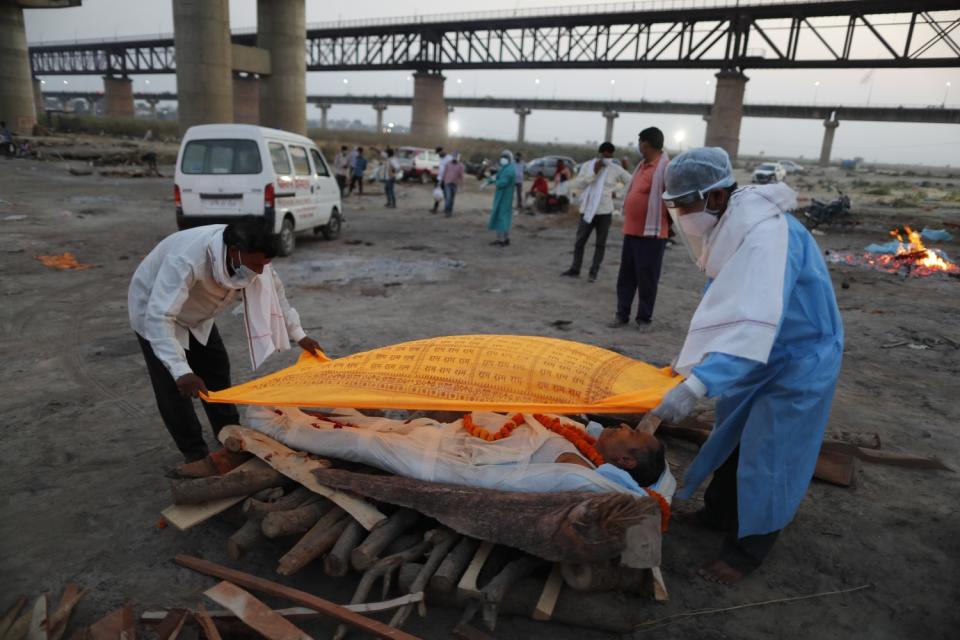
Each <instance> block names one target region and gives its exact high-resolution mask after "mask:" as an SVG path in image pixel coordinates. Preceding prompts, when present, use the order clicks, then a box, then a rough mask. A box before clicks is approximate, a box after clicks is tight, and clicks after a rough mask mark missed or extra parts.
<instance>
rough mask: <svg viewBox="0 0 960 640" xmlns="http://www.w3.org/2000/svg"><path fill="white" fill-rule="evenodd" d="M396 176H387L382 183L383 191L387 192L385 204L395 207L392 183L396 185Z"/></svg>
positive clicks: (395, 199) (395, 196)
mask: <svg viewBox="0 0 960 640" xmlns="http://www.w3.org/2000/svg"><path fill="white" fill-rule="evenodd" d="M396 183H397V179H396V178H387V181H386V183H384V191H385V192H386V194H387V206H388V207H395V206H397V194H396V191H395V190H394V185H396Z"/></svg>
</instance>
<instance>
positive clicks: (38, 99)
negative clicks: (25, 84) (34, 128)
mask: <svg viewBox="0 0 960 640" xmlns="http://www.w3.org/2000/svg"><path fill="white" fill-rule="evenodd" d="M33 107H34V109H36V112H37V122H40V121H41V120H42V119H43V116H44V114H46V112H47V108H46V106H45V105H44V103H43V83H42V82H41V81H40V79H39V78H34V79H33Z"/></svg>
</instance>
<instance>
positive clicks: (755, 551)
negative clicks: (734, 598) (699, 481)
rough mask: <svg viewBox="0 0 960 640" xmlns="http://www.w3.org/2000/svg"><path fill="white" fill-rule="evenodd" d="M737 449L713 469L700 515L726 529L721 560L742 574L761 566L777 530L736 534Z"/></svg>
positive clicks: (737, 522) (719, 527) (775, 539)
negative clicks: (758, 533) (755, 534)
mask: <svg viewBox="0 0 960 640" xmlns="http://www.w3.org/2000/svg"><path fill="white" fill-rule="evenodd" d="M739 460H740V449H739V448H737V449H734V451H733V453H732V454H730V457H729V458H727V459H726V460H725V461H724V463H723V464H722V465H720V468H718V469H717V470H716V471H714V472H713V479H712V480H711V481H710V484H709V485H708V486H707V490H706V491H705V492H704V494H703V504H704V509H703V513H702V518H703V520H704V522H705V524H708V525H709V526H711V527H713V528H715V529H721V530H723V531H726V532H727V537H726V538H725V539H724V542H723V550H722V551H721V553H720V559H721V560H723V561H724V562H726V563H727V564H729V565H730V566H731V567H733V568H734V569H736V570H738V571H740V572H741V573H744V574H747V573H750V572H751V571H753V570H754V569H756V568H757V567H759V566H760V564H761V563H762V562H763V560H764V558H766V557H767V554H769V553H770V550H771V549H773V544H774V543H775V542H776V541H777V536H778V535H779V534H780V532H779V531H773V532H771V533H765V534H763V535H758V536H744V537H743V538H738V537H737V529H738V528H739V520H740V518H739V517H738V515H737V506H738V501H737V464H738V462H739Z"/></svg>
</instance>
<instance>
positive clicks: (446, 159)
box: [430, 147, 451, 213]
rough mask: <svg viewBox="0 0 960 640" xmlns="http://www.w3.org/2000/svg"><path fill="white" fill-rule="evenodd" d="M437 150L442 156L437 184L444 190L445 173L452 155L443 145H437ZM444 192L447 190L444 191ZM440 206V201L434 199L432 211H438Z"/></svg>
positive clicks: (438, 168) (438, 167)
mask: <svg viewBox="0 0 960 640" xmlns="http://www.w3.org/2000/svg"><path fill="white" fill-rule="evenodd" d="M436 151H437V155H438V156H440V164H439V165H438V166H437V185H436V186H437V188H438V189H440V190H441V191H444V188H443V178H444V173H446V170H447V165H448V164H449V163H450V158H451V155H450V154H449V153H447V152H446V151H444V150H443V147H437V149H436ZM444 193H446V192H445V191H444ZM439 206H440V201H439V200H434V201H433V209H431V211H430V212H431V213H436V212H437V208H438V207H439ZM444 206H446V195H444Z"/></svg>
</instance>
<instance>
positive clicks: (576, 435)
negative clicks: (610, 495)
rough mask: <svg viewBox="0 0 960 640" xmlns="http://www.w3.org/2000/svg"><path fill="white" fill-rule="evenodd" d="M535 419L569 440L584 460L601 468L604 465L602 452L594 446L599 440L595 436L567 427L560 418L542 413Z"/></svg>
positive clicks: (534, 415) (535, 416)
mask: <svg viewBox="0 0 960 640" xmlns="http://www.w3.org/2000/svg"><path fill="white" fill-rule="evenodd" d="M533 417H534V418H535V419H536V421H537V422H539V423H540V424H542V425H543V426H544V428H546V429H548V430H550V431H552V432H554V433H556V434H557V435H561V436H563V437H564V438H566V439H567V440H569V441H570V443H571V444H573V446H575V447H576V448H577V451H579V452H580V453H581V454H582V455H583V457H584V458H586V459H587V460H589V461H590V462H592V463H593V464H594V466H597V467H599V466H600V465H602V464H603V463H604V459H603V456H602V455H600V452H599V451H597V448H596V447H595V446H594V445H596V444H597V440H596V438H594V437H593V436H591V435H589V434H588V433H586V432H585V431H581V430H580V429H574V428H573V427H568V426H565V425H564V424H563V423H562V422H560V418H551V417H550V416H545V415H543V414H542V413H535V414H533Z"/></svg>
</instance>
